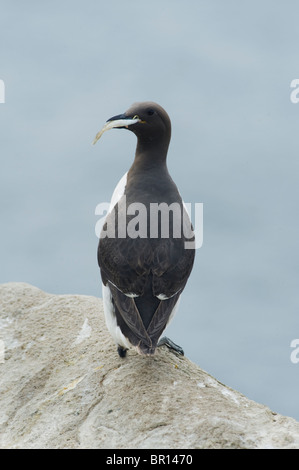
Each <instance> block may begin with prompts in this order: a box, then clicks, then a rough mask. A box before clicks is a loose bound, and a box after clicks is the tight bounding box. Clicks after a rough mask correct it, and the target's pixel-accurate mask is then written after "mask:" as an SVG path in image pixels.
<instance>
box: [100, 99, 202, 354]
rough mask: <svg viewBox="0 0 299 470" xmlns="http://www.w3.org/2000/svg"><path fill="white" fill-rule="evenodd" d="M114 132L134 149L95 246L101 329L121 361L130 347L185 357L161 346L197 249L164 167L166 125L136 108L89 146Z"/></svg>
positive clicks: (156, 111) (157, 113)
mask: <svg viewBox="0 0 299 470" xmlns="http://www.w3.org/2000/svg"><path fill="white" fill-rule="evenodd" d="M112 128H122V129H123V128H125V129H128V130H130V131H132V132H133V133H134V134H135V135H136V137H137V147H136V153H135V159H134V162H133V164H132V166H131V168H130V169H129V171H128V172H127V173H126V174H125V175H124V176H123V177H122V179H121V180H120V181H119V183H118V185H117V187H116V188H115V191H114V193H113V195H112V200H111V203H110V209H109V211H108V213H107V216H106V219H105V223H104V225H103V228H102V233H101V236H100V241H99V246H98V263H99V267H100V271H101V278H102V288H103V303H104V312H105V319H106V324H107V327H108V330H109V332H110V334H111V335H112V337H113V338H114V341H115V343H116V344H117V347H118V349H117V350H118V354H119V356H120V357H125V356H126V352H127V350H128V349H130V348H132V347H133V348H135V349H136V350H137V351H138V352H139V353H140V354H143V355H153V354H154V353H155V350H156V347H157V346H160V345H162V344H166V345H167V346H168V347H170V348H172V349H174V350H176V351H177V352H179V353H180V354H184V352H183V350H182V348H180V346H178V345H176V344H175V343H173V342H172V341H171V340H169V338H166V337H164V338H162V339H160V337H161V335H162V332H163V331H164V329H165V328H166V326H167V325H168V324H169V322H170V320H171V319H172V318H173V316H174V314H175V312H176V310H177V308H178V304H179V299H180V297H181V294H182V291H183V289H184V287H185V285H186V283H187V280H188V277H189V275H190V273H191V270H192V267H193V262H194V255H195V248H194V246H195V245H194V246H193V245H192V243H191V245H192V248H190V246H189V247H188V249H187V248H186V241H188V242H189V243H190V240H191V242H192V240H193V241H194V233H193V229H192V225H191V222H190V219H189V216H188V214H187V211H186V209H185V206H184V203H183V201H182V198H181V196H180V193H179V191H178V189H177V186H176V185H175V183H174V181H173V180H172V178H171V176H170V174H169V172H168V169H167V165H166V157H167V151H168V146H169V142H170V137H171V122H170V119H169V116H168V114H167V113H166V111H165V110H164V109H163V108H162V107H161V106H159V105H158V104H156V103H153V102H144V103H135V104H133V105H132V106H131V107H130V108H129V109H128V111H126V112H125V113H124V114H120V115H117V116H114V117H112V118H110V119H108V121H107V122H106V124H105V125H104V127H103V128H102V130H101V131H100V132H98V134H97V135H96V137H95V139H94V142H93V143H94V144H95V143H96V142H97V141H98V140H99V138H100V137H101V136H102V134H103V133H104V132H105V131H106V130H108V129H112ZM183 157H184V158H185V156H183ZM165 207H166V209H167V208H168V211H167V210H166V211H164V212H163V211H162V208H164V209H165ZM141 209H144V210H141ZM157 209H158V210H157ZM177 209H178V210H177ZM134 211H135V212H134ZM136 213H137V214H138V217H137V216H136ZM153 214H154V215H155V217H152V215H153ZM129 229H130V230H129ZM165 229H166V231H165ZM109 230H110V234H109ZM129 232H130V233H129ZM159 340H160V341H159Z"/></svg>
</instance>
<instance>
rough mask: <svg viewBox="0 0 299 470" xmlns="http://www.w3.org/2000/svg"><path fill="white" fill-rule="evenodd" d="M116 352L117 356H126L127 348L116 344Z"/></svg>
mask: <svg viewBox="0 0 299 470" xmlns="http://www.w3.org/2000/svg"><path fill="white" fill-rule="evenodd" d="M117 352H118V355H119V357H126V354H127V349H126V348H123V347H122V346H119V345H118V347H117Z"/></svg>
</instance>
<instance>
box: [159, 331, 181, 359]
mask: <svg viewBox="0 0 299 470" xmlns="http://www.w3.org/2000/svg"><path fill="white" fill-rule="evenodd" d="M157 346H158V347H159V346H167V347H168V348H169V349H172V350H173V351H175V352H177V353H178V354H181V355H182V356H184V351H183V349H182V348H181V346H179V345H178V344H175V343H174V342H173V341H171V339H169V338H167V336H163V338H161V339H160V340H159V342H158V344H157Z"/></svg>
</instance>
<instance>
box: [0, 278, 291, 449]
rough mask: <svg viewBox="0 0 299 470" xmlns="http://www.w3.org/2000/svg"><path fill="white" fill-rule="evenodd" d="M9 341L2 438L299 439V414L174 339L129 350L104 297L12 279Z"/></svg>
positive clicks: (212, 442) (87, 441)
mask: <svg viewBox="0 0 299 470" xmlns="http://www.w3.org/2000/svg"><path fill="white" fill-rule="evenodd" d="M0 343H1V344H2V346H4V351H2V360H1V357H0V447H1V448H78V449H79V448H105V449H123V448H131V449H142V448H144V449H183V448H184V449H195V448H251V449H254V448H299V423H298V422H297V421H295V420H294V419H292V418H287V417H284V416H281V415H278V414H276V413H273V412H272V411H271V410H270V409H269V408H267V407H266V406H263V405H260V404H257V403H255V402H253V401H251V400H249V399H247V398H246V397H245V396H244V395H242V394H240V393H239V392H237V391H234V390H232V389H230V388H229V387H227V386H225V385H223V384H221V383H220V382H218V381H217V380H216V379H214V378H213V377H211V376H210V375H209V374H208V373H206V372H204V371H203V370H202V369H200V367H198V366H197V365H195V364H194V363H192V362H191V361H190V360H188V359H187V358H186V357H181V356H177V355H176V354H174V353H173V352H171V351H169V350H168V349H167V348H166V347H162V348H159V350H158V352H157V354H156V356H155V357H153V358H148V357H141V356H139V355H138V354H137V353H135V351H130V352H129V353H128V355H127V357H126V358H125V359H120V358H119V357H118V355H117V353H116V348H115V345H114V344H113V342H112V340H111V339H110V336H109V334H108V333H107V330H106V326H105V322H104V316H103V310H102V301H101V299H97V298H94V297H89V296H83V295H52V294H47V293H45V292H43V291H41V290H39V289H37V288H36V287H33V286H31V285H29V284H25V283H7V284H3V285H1V286H0ZM3 352H4V358H3Z"/></svg>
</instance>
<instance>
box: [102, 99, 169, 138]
mask: <svg viewBox="0 0 299 470" xmlns="http://www.w3.org/2000/svg"><path fill="white" fill-rule="evenodd" d="M113 128H119V129H129V130H130V131H132V132H134V134H135V135H136V136H137V138H138V141H140V142H144V143H146V142H148V143H150V142H155V141H158V140H159V141H161V140H164V141H166V142H167V143H169V141H170V136H171V122H170V119H169V116H168V114H167V113H166V111H165V110H164V109H163V108H162V107H161V106H160V105H158V104H156V103H153V102H151V101H147V102H143V103H134V104H133V105H132V106H131V107H130V108H129V109H128V110H127V111H126V112H125V113H123V114H118V115H117V116H113V117H112V118H110V119H108V121H107V122H106V124H105V125H104V127H103V128H102V129H101V130H100V132H98V133H97V135H96V136H95V139H94V141H93V144H95V143H96V142H97V141H98V140H99V139H100V137H101V136H102V135H103V133H104V132H105V131H107V130H109V129H113Z"/></svg>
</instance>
